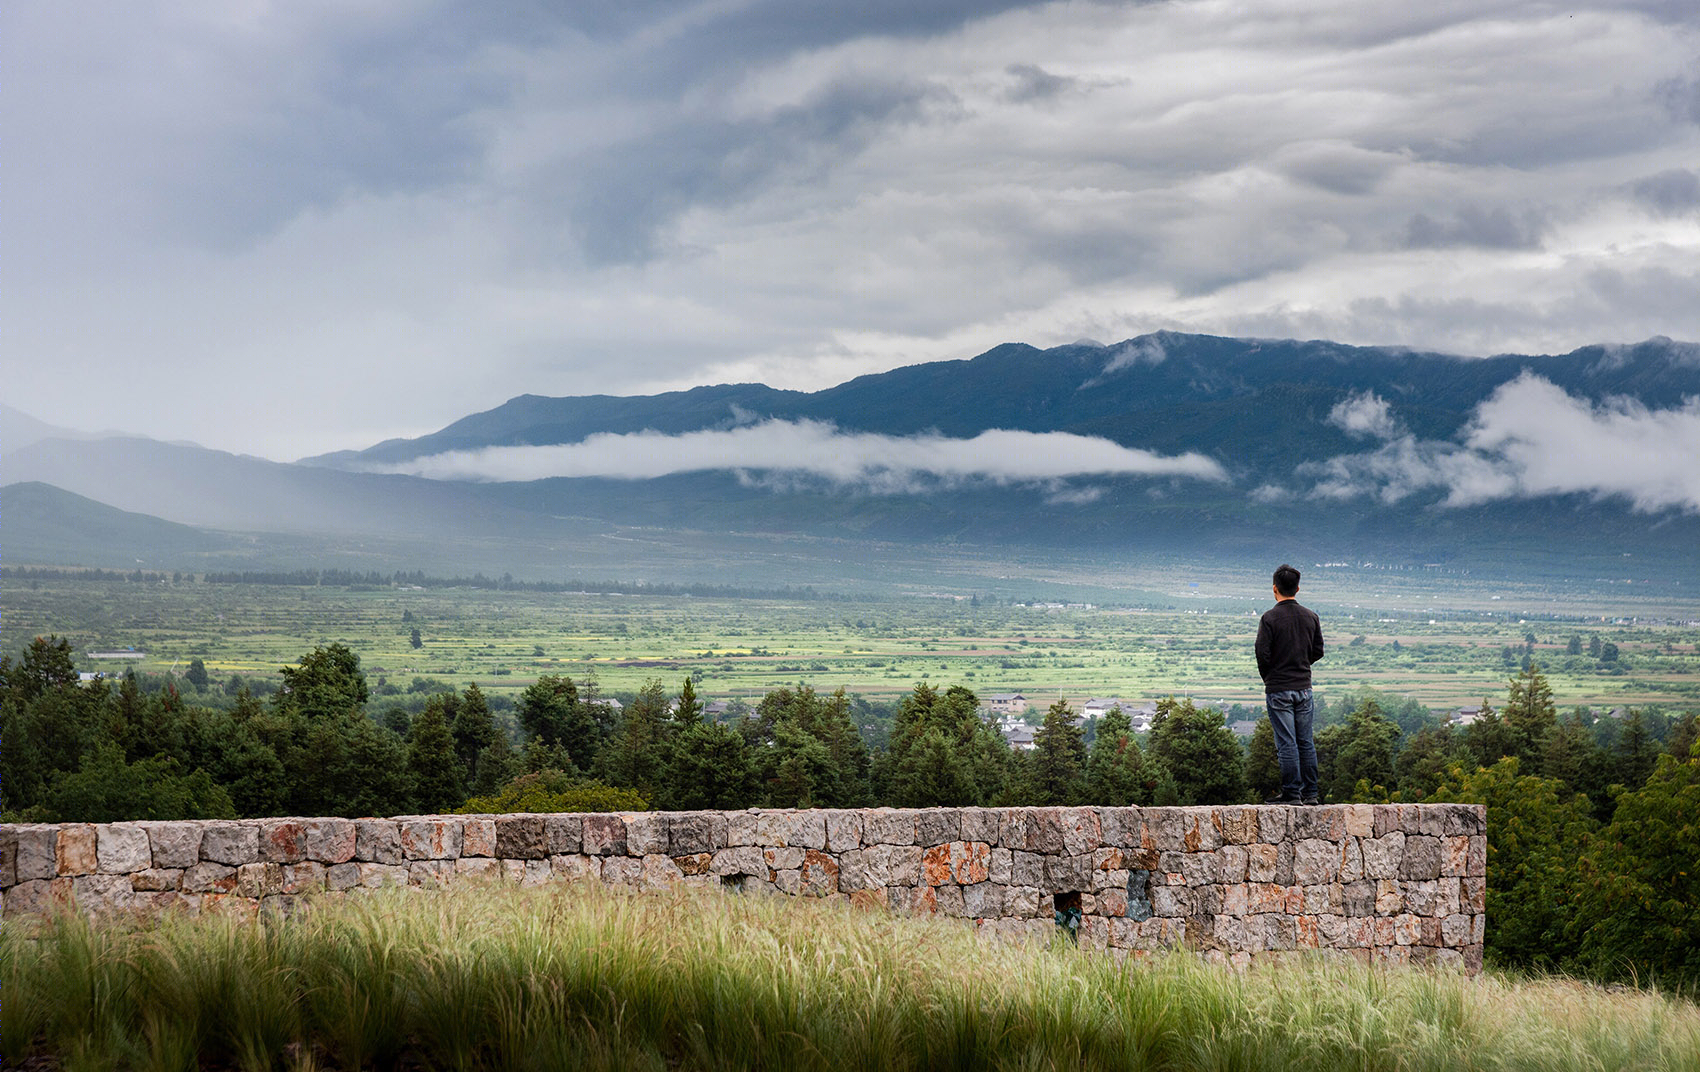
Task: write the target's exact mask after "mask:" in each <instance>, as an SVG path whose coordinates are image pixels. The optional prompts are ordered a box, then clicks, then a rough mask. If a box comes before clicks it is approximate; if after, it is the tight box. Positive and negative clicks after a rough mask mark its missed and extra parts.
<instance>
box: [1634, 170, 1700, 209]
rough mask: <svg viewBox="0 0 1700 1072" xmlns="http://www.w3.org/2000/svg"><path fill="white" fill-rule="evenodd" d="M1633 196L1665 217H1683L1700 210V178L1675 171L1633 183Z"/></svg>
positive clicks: (1690, 172)
mask: <svg viewBox="0 0 1700 1072" xmlns="http://www.w3.org/2000/svg"><path fill="white" fill-rule="evenodd" d="M1629 192H1630V194H1631V196H1633V197H1634V198H1635V200H1637V201H1640V202H1641V203H1642V204H1644V205H1646V206H1647V207H1648V208H1650V209H1652V210H1653V211H1654V212H1656V213H1658V214H1659V215H1661V216H1680V215H1682V214H1683V213H1685V212H1693V211H1694V210H1696V209H1700V174H1696V173H1695V172H1692V171H1689V170H1688V169H1686V168H1671V169H1670V170H1668V171H1661V172H1659V173H1658V174H1657V175H1649V176H1647V177H1646V178H1644V179H1639V180H1637V181H1635V182H1633V183H1631V184H1630V186H1629Z"/></svg>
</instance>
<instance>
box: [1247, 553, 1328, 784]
mask: <svg viewBox="0 0 1700 1072" xmlns="http://www.w3.org/2000/svg"><path fill="white" fill-rule="evenodd" d="M1274 592H1275V606H1273V607H1271V608H1270V609H1269V610H1267V611H1265V612H1264V615H1263V618H1262V620H1261V621H1259V622H1258V623H1257V672H1258V673H1259V674H1260V675H1262V677H1263V693H1264V702H1265V704H1266V705H1267V707H1268V710H1269V727H1270V728H1271V729H1272V730H1274V731H1275V756H1276V758H1277V759H1279V760H1280V762H1281V792H1280V794H1279V795H1277V796H1273V797H1270V798H1269V799H1268V800H1267V801H1265V802H1264V803H1266V804H1320V803H1322V800H1321V798H1320V797H1319V796H1318V787H1317V783H1316V742H1315V741H1314V740H1313V739H1312V737H1311V723H1312V722H1313V721H1314V720H1315V718H1316V706H1315V704H1314V703H1312V701H1311V692H1310V664H1311V663H1314V662H1316V660H1318V659H1320V658H1322V622H1321V621H1320V620H1319V619H1318V618H1317V616H1316V612H1315V611H1312V610H1311V609H1310V608H1308V607H1301V606H1300V605H1299V601H1298V599H1297V598H1295V597H1297V596H1298V594H1299V571H1298V570H1296V569H1294V568H1293V567H1291V566H1288V565H1285V564H1283V565H1282V566H1281V568H1280V569H1278V570H1276V571H1275V585H1274Z"/></svg>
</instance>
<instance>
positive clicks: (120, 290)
mask: <svg viewBox="0 0 1700 1072" xmlns="http://www.w3.org/2000/svg"><path fill="white" fill-rule="evenodd" d="M918 8H925V9H926V10H925V11H917V10H916V9H918ZM1696 11H1697V5H1696V4H1695V3H1694V2H1693V0H1669V2H1662V3H1661V2H1657V0H1645V2H1641V3H1621V4H1612V3H1593V4H1588V5H1565V4H1560V3H1545V4H1536V3H1506V2H1496V0H1465V2H1452V0H1424V2H1422V3H1414V4H1408V3H1399V4H1393V3H1365V2H1363V0H1288V2H1284V3H1279V4H1276V3H1258V4H1253V3H1234V2H1225V0H1224V2H1174V3H1149V4H1095V3H1064V4H1031V5H1025V4H1017V3H1003V4H1000V3H982V4H975V3H967V2H949V3H936V4H919V3H914V2H912V0H901V2H897V0H853V2H846V3H842V4H839V3H829V2H826V0H811V2H809V3H802V4H799V3H779V2H760V0H756V2H744V3H740V2H735V0H721V2H709V3H689V2H677V0H676V2H665V3H641V2H633V0H624V2H622V3H618V4H611V3H606V2H603V0H595V2H586V3H582V4H573V3H564V2H563V3H553V2H552V3H544V2H541V0H539V2H537V3H535V4H532V5H528V4H525V3H522V2H517V0H516V2H503V3H493V4H466V3H458V2H455V3H431V2H399V0H367V2H352V0H329V2H316V0H289V2H280V3H275V4H272V3H266V2H264V0H250V2H244V0H206V2H202V3H196V2H192V0H171V2H166V3H150V2H148V0H120V2H114V3H96V2H88V0H72V2H69V3H66V2H64V0H52V2H49V0H15V2H12V3H8V4H6V5H4V8H3V9H0V49H3V54H0V69H3V70H4V71H5V79H4V84H3V85H0V122H3V124H4V126H3V130H4V137H3V139H0V175H3V185H0V192H3V202H0V204H3V209H4V212H3V216H0V228H3V231H0V239H3V243H4V245H3V258H0V273H3V275H0V325H3V334H0V343H3V345H4V347H5V373H4V387H5V391H4V400H5V401H6V402H7V403H9V404H11V405H13V406H16V407H17V408H19V409H22V410H24V411H26V412H28V413H31V414H33V415H34V416H37V417H40V418H42V419H44V420H48V421H50V422H53V423H56V424H62V425H68V426H72V427H78V428H84V429H101V428H119V429H125V430H133V431H138V432H142V433H145V434H149V435H153V436H157V437H160V438H181V439H192V440H195V441H198V442H201V443H204V444H206V445H208V446H214V447H219V448H223V449H228V450H235V451H242V452H247V453H253V454H259V455H264V456H267V457H273V458H279V459H287V458H294V457H298V456H301V455H305V454H312V453H317V452H320V451H325V450H331V449H338V448H358V447H363V446H367V445H370V444H371V443H373V442H376V441H377V440H380V439H383V438H385V437H389V436H396V435H415V434H419V433H422V432H425V431H430V430H433V429H436V428H438V427H441V426H442V425H444V424H447V423H448V422H450V421H452V420H454V419H455V418H458V417H460V416H463V415H465V414H467V413H469V412H472V411H476V410H481V409H487V408H489V407H491V406H494V405H497V404H499V403H501V402H502V401H504V400H505V399H507V398H509V397H511V396H513V395H516V394H521V393H525V392H531V393H536V394H546V395H567V394H588V393H596V392H607V393H617V394H630V393H646V392H650V391H655V390H659V389H669V388H677V387H686V386H691V385H695V384H702V383H715V382H726V381H742V380H760V381H764V382H767V383H770V384H773V385H775V386H784V387H798V388H818V387H823V386H827V385H829V384H832V383H836V382H840V381H842V380H844V379H846V378H849V377H850V376H853V375H856V374H859V373H862V372H868V371H876V370H882V369H887V368H891V367H895V366H898V365H903V364H910V363H914V362H917V361H924V360H933V359H938V358H954V357H967V356H971V355H973V354H975V353H978V352H980V351H982V350H984V349H986V348H988V347H990V346H993V345H995V344H997V343H999V342H1005V341H1023V342H1030V343H1033V344H1035V345H1039V346H1047V345H1054V344H1057V343H1062V342H1069V341H1073V340H1075V339H1078V338H1081V337H1090V338H1094V339H1098V340H1101V341H1104V342H1112V341H1119V340H1121V339H1125V338H1129V337H1132V336H1135V335H1138V334H1141V333H1143V332H1147V331H1151V330H1155V329H1158V328H1171V329H1176V330H1184V331H1203V332H1211V333H1217V334H1230V335H1261V336H1293V337H1300V338H1331V339H1336V340H1339V341H1344V342H1351V343H1365V344H1375V343H1385V344H1406V345H1411V346H1416V347H1422V348H1425V349H1440V350H1450V351H1454V352H1460V353H1467V354H1489V353H1496V352H1506V351H1514V352H1562V351H1566V350H1570V349H1573V348H1575V347H1577V346H1580V345H1584V344H1587V343H1590V342H1600V341H1612V342H1626V341H1634V340H1639V339H1643V338H1646V337H1648V336H1651V335H1655V334H1663V335H1670V336H1673V337H1676V338H1679V339H1690V340H1696V339H1700V14H1696ZM1371 408H1372V409H1373V407H1371ZM1364 412H1365V413H1367V414H1368V417H1367V418H1366V419H1371V418H1373V417H1374V413H1373V412H1371V411H1370V410H1365V411H1364ZM1390 442H1392V441H1390ZM1336 475H1337V476H1339V477H1340V478H1341V479H1346V476H1349V474H1346V475H1341V474H1336Z"/></svg>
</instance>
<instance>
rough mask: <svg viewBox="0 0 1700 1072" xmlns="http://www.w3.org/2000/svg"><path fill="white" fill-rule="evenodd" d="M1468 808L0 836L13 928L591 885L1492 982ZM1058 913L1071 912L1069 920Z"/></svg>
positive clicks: (804, 814) (877, 812)
mask: <svg viewBox="0 0 1700 1072" xmlns="http://www.w3.org/2000/svg"><path fill="white" fill-rule="evenodd" d="M1484 829H1485V810H1484V809H1483V808H1481V807H1479V806H1476V805H1464V804H1432V805H1410V804H1404V805H1381V804H1377V805H1368V804H1361V805H1327V806H1323V807H1310V808H1303V807H1255V806H1245V807H1199V808H932V809H923V810H913V811H899V810H892V809H884V808H882V809H870V810H861V811H829V810H813V811H759V810H758V811H737V812H639V813H623V814H596V815H474V816H462V815H455V816H441V815H434V816H403V817H399V818H394V819H251V820H242V821H229V822H226V821H197V822H135V823H110V824H95V825H87V824H63V825H16V826H3V827H0V889H3V891H4V893H3V911H4V914H5V915H6V916H7V917H12V916H16V915H20V914H28V913H36V912H40V911H42V910H43V909H45V908H47V907H49V906H51V905H53V904H56V903H61V902H66V901H74V902H75V903H76V905H77V906H78V907H79V908H80V909H82V910H84V911H90V912H97V913H98V912H109V911H121V910H146V911H158V910H170V909H180V910H186V911H189V912H200V911H209V910H219V911H228V910H235V911H239V912H254V911H258V910H260V909H262V908H269V909H279V910H288V909H290V908H292V907H294V905H295V903H296V902H297V901H298V900H299V899H301V898H304V897H308V896H318V897H336V896H346V895H348V894H351V893H357V892H359V891H363V890H370V889H377V888H382V887H386V886H410V887H438V886H442V885H444V884H447V883H450V882H459V881H467V880H485V881H499V882H515V883H519V884H521V885H538V884H542V883H545V882H552V881H558V880H571V879H583V880H596V881H600V882H603V883H608V884H612V885H621V886H631V887H641V888H660V887H665V886H670V885H674V884H685V885H704V886H720V887H723V888H726V889H731V890H736V891H738V892H754V891H772V892H778V893H785V894H792V895H796V896H818V897H842V898H848V899H851V900H853V901H856V902H858V903H865V904H871V905H884V906H888V907H890V908H893V909H898V910H902V911H909V912H925V913H937V914H939V915H943V916H953V917H959V918H963V919H969V920H973V921H975V923H976V925H977V926H979V927H980V928H981V929H982V930H984V931H987V932H990V933H993V934H1005V935H1012V936H1019V935H1028V934H1030V935H1038V936H1049V935H1051V934H1054V933H1055V931H1056V927H1057V926H1058V919H1059V916H1060V917H1061V918H1064V919H1067V918H1069V917H1071V916H1074V915H1075V912H1074V911H1072V910H1076V909H1077V910H1078V920H1079V923H1078V939H1079V941H1080V943H1081V944H1082V945H1085V946H1088V947H1091V948H1108V949H1111V950H1116V951H1130V952H1134V953H1136V954H1137V953H1138V952H1139V951H1143V950H1151V949H1158V948H1165V947H1170V946H1177V945H1184V946H1186V947H1189V948H1194V949H1197V950H1199V951H1201V952H1202V953H1204V955H1205V956H1206V957H1208V958H1210V959H1213V960H1224V959H1225V960H1230V961H1233V962H1235V963H1248V962H1249V961H1251V960H1253V959H1256V958H1260V957H1266V956H1270V955H1279V954H1280V953H1282V952H1284V951H1287V950H1294V949H1312V948H1323V949H1332V950H1341V951H1346V952H1347V953H1348V954H1349V955H1351V956H1354V957H1356V958H1358V959H1360V960H1365V961H1369V960H1375V961H1394V962H1405V961H1410V962H1419V963H1442V964H1450V965H1456V966H1461V967H1464V968H1466V969H1467V970H1470V971H1476V970H1479V969H1480V967H1481V957H1482V931H1483V924H1484V918H1485V917H1484V915H1483V911H1484V883H1485V876H1486V873H1487V840H1486V837H1485V834H1484ZM1059 910H1060V911H1059Z"/></svg>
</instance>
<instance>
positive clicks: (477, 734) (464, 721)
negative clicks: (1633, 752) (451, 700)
mask: <svg viewBox="0 0 1700 1072" xmlns="http://www.w3.org/2000/svg"><path fill="white" fill-rule="evenodd" d="M445 713H446V712H445ZM453 717H454V721H453V722H452V723H450V727H451V731H452V732H453V734H454V739H455V756H456V758H458V759H459V760H460V767H461V776H462V778H463V779H464V780H465V784H467V785H473V784H482V782H483V779H481V778H480V777H479V776H478V757H479V755H480V754H481V753H483V751H484V750H485V749H486V748H489V747H490V745H491V744H492V743H494V742H495V740H496V738H497V737H498V736H500V732H499V731H498V730H497V729H496V720H495V719H494V718H492V717H491V715H490V705H489V704H488V703H487V702H486V701H485V699H484V693H483V691H482V690H481V689H479V687H478V686H477V684H476V683H475V684H470V685H468V686H467V687H466V692H464V693H463V694H462V695H461V700H460V703H458V704H457V705H456V709H455V712H454V716H453ZM506 780H507V779H505V778H504V779H503V781H506ZM496 784H497V785H500V784H502V783H501V782H497V783H496Z"/></svg>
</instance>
